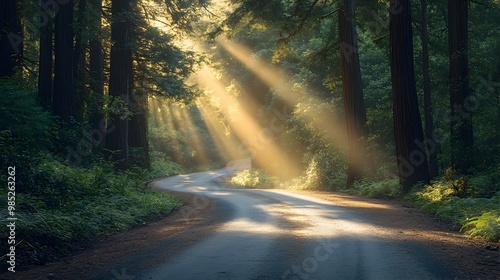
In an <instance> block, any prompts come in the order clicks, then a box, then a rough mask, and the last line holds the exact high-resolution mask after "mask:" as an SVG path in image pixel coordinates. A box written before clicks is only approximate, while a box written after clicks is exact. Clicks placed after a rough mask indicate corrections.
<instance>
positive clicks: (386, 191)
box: [347, 179, 402, 198]
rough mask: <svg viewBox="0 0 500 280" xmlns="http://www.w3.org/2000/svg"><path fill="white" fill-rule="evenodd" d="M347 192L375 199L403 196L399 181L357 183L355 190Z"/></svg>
mask: <svg viewBox="0 0 500 280" xmlns="http://www.w3.org/2000/svg"><path fill="white" fill-rule="evenodd" d="M347 191H348V192H351V193H356V194H360V195H364V196H368V197H373V198H397V197H400V196H401V194H402V192H401V186H400V184H399V179H385V180H380V181H371V180H363V181H357V182H355V184H354V190H347Z"/></svg>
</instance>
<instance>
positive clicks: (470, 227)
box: [460, 210, 500, 242]
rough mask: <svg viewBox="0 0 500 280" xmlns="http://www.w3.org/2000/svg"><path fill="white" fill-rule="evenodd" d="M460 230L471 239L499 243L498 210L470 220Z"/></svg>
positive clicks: (499, 215)
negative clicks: (476, 238)
mask: <svg viewBox="0 0 500 280" xmlns="http://www.w3.org/2000/svg"><path fill="white" fill-rule="evenodd" d="M460 230H461V231H463V232H465V233H466V234H468V235H470V236H473V237H481V238H485V239H487V240H490V241H493V242H500V210H496V211H489V212H485V213H483V214H482V215H481V216H479V217H474V218H471V219H469V221H468V222H467V223H466V224H465V225H463V226H462V228H461V229H460Z"/></svg>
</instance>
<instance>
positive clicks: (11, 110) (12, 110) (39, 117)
mask: <svg viewBox="0 0 500 280" xmlns="http://www.w3.org/2000/svg"><path fill="white" fill-rule="evenodd" d="M0 94H1V96H2V102H0V151H1V153H0V154H1V156H0V158H2V159H3V160H7V158H6V157H7V156H14V155H15V154H17V155H20V154H23V153H25V152H26V151H27V150H29V151H34V150H36V149H42V148H43V147H46V146H47V145H49V141H48V134H49V132H50V124H51V122H52V118H51V117H50V115H49V114H48V113H47V112H44V111H43V110H42V108H41V107H40V106H39V105H38V103H37V101H36V100H35V94H34V92H32V91H29V90H26V89H23V88H22V87H21V86H19V85H18V84H16V82H12V81H8V80H4V79H2V80H0Z"/></svg>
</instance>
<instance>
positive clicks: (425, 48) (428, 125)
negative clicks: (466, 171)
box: [420, 0, 439, 178]
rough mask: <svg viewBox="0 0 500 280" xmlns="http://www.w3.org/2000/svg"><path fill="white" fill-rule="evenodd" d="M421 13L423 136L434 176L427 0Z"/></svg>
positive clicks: (435, 144)
mask: <svg viewBox="0 0 500 280" xmlns="http://www.w3.org/2000/svg"><path fill="white" fill-rule="evenodd" d="M420 5H421V7H420V8H421V13H422V24H421V28H422V34H421V37H422V38H421V39H422V68H423V69H422V72H423V83H424V85H423V86H424V109H425V112H424V117H425V136H426V139H427V141H428V142H429V143H430V144H429V145H426V148H427V153H428V154H429V175H430V178H434V177H436V176H437V175H438V171H439V168H438V160H437V143H436V142H435V140H434V136H433V135H434V118H433V108H432V94H431V78H430V75H429V36H428V31H427V0H421V1H420Z"/></svg>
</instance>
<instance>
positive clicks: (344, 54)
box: [338, 0, 368, 186]
mask: <svg viewBox="0 0 500 280" xmlns="http://www.w3.org/2000/svg"><path fill="white" fill-rule="evenodd" d="M339 5H340V7H339V17H338V20H339V25H338V28H339V37H340V42H341V43H340V57H341V64H342V92H343V97H344V110H345V116H346V122H347V137H348V141H349V155H348V167H347V186H351V185H352V184H353V183H354V181H355V180H357V179H360V178H361V177H362V175H363V171H364V167H365V165H366V163H367V151H366V140H367V138H368V130H367V127H366V109H365V102H364V97H363V88H362V84H361V71H360V68H359V55H358V39H357V35H356V22H355V19H354V0H342V1H340V2H339Z"/></svg>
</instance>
